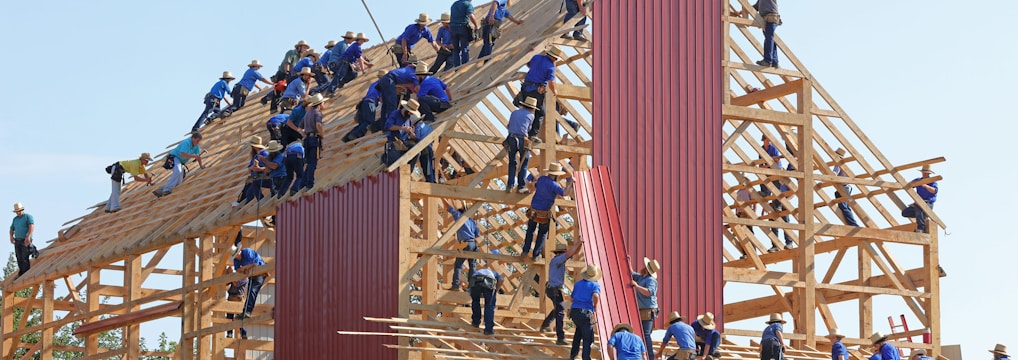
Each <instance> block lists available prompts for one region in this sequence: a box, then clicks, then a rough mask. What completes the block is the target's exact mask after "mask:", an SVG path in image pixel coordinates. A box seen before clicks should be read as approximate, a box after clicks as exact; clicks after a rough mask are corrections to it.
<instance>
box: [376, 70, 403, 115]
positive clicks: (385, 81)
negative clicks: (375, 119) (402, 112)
mask: <svg viewBox="0 0 1018 360" xmlns="http://www.w3.org/2000/svg"><path fill="white" fill-rule="evenodd" d="M375 90H378V92H379V93H380V94H382V115H381V118H383V119H384V118H386V117H388V116H389V114H392V112H393V111H394V110H396V105H397V104H399V95H397V94H396V78H395V76H392V75H388V74H387V75H385V76H382V78H381V79H378V85H377V86H375Z"/></svg>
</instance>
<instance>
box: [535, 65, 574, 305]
mask: <svg viewBox="0 0 1018 360" xmlns="http://www.w3.org/2000/svg"><path fill="white" fill-rule="evenodd" d="M552 46H554V45H552ZM556 101H557V100H556V99H555V94H552V92H551V90H550V89H549V91H546V92H545V93H544V124H542V125H541V126H542V128H541V129H540V131H541V140H543V141H544V143H543V144H542V145H543V148H542V149H541V160H542V161H541V164H543V166H544V167H543V169H547V168H548V167H549V166H551V164H552V163H554V162H556V161H558V154H557V153H556V149H555V145H557V144H558V133H557V132H556V131H555V127H556V126H558V120H559V118H560V117H561V115H559V113H558V111H556V110H555V104H556V103H555V102H556ZM555 209H556V207H555V206H552V207H551V223H550V224H548V238H547V239H546V240H545V242H544V249H543V251H542V253H541V256H542V257H543V259H544V264H547V263H548V261H550V260H551V257H552V250H554V249H555V243H556V240H555V239H556V238H558V229H557V227H558V226H557V225H556V224H557V223H558V222H557V221H556V220H555V218H556V217H557V216H556V215H555ZM577 228H579V227H577ZM535 236H536V234H535ZM535 241H536V239H535ZM523 255H524V256H526V255H527V254H523ZM535 265H536V264H535ZM538 266H542V267H543V268H542V269H541V270H540V274H541V278H542V279H547V278H548V266H546V265H538ZM521 290H526V289H521ZM538 293H540V294H541V295H540V296H541V301H540V302H539V304H540V306H539V310H540V312H541V314H547V313H548V311H550V309H549V308H548V301H547V299H548V297H547V295H546V294H545V292H544V291H538Z"/></svg>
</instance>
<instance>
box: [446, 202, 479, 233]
mask: <svg viewBox="0 0 1018 360" xmlns="http://www.w3.org/2000/svg"><path fill="white" fill-rule="evenodd" d="M448 210H449V213H450V214H452V218H453V220H459V218H460V216H463V213H461V212H460V211H459V210H456V208H454V207H452V206H450V207H449V209H448ZM479 237H481V232H480V231H479V230H477V223H475V222H474V219H471V218H467V222H465V223H463V226H460V229H459V230H456V238H457V239H459V241H467V240H473V239H476V238H479Z"/></svg>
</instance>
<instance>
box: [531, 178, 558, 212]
mask: <svg viewBox="0 0 1018 360" xmlns="http://www.w3.org/2000/svg"><path fill="white" fill-rule="evenodd" d="M534 188H535V190H534V199H533V200H531V201H530V207H531V208H533V209H534V210H541V211H544V210H551V206H552V205H555V197H556V196H562V195H565V194H566V190H565V189H563V188H562V187H561V186H559V185H558V183H557V182H555V180H552V179H551V177H549V176H546V175H545V176H541V177H539V178H537V185H534Z"/></svg>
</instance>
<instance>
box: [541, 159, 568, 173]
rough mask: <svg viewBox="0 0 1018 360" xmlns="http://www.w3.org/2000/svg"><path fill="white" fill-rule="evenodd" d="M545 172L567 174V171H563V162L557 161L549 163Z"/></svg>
mask: <svg viewBox="0 0 1018 360" xmlns="http://www.w3.org/2000/svg"><path fill="white" fill-rule="evenodd" d="M544 173H545V174H546V175H565V174H566V172H565V171H562V164H559V163H557V162H556V163H551V165H548V168H547V169H544Z"/></svg>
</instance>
